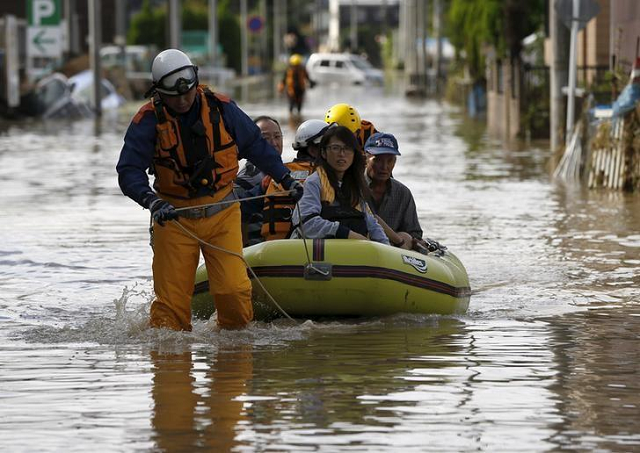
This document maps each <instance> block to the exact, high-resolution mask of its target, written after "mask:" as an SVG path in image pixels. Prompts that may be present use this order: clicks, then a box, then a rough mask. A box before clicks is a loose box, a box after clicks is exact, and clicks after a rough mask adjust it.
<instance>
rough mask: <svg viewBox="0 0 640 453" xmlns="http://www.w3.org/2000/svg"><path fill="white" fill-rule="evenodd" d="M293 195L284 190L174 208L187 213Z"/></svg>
mask: <svg viewBox="0 0 640 453" xmlns="http://www.w3.org/2000/svg"><path fill="white" fill-rule="evenodd" d="M289 194H291V191H290V190H283V191H280V192H273V193H270V194H268V195H267V194H264V195H256V196H254V197H245V198H233V199H232V200H221V201H216V202H215V203H207V204H200V205H197V206H185V207H182V208H174V209H175V210H176V212H180V211H187V210H189V209H200V208H208V207H210V206H218V205H223V204H231V203H236V202H237V203H239V202H241V201H249V200H257V199H259V198H269V197H278V196H280V195H289Z"/></svg>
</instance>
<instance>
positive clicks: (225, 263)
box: [150, 191, 253, 331]
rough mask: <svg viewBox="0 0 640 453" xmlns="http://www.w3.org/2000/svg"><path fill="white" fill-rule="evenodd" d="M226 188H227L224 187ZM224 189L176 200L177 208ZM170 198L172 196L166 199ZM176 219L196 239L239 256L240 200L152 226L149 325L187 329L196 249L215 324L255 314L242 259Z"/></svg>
mask: <svg viewBox="0 0 640 453" xmlns="http://www.w3.org/2000/svg"><path fill="white" fill-rule="evenodd" d="M226 192H227V193H228V191H226ZM224 195H226V194H224V193H223V194H216V195H215V196H214V197H202V198H196V199H192V200H188V201H187V202H185V201H184V200H183V201H182V202H181V203H179V202H177V201H176V202H175V203H176V204H175V205H176V207H177V205H178V204H180V207H185V206H198V205H202V204H206V203H212V202H214V201H217V200H219V199H221V198H222V197H223V196H224ZM169 201H170V202H173V201H174V200H169ZM176 222H180V224H181V225H182V226H184V227H185V228H186V229H187V230H188V231H190V232H191V233H193V234H194V235H195V236H196V237H198V238H199V239H201V240H203V241H205V242H208V243H210V244H212V245H214V246H216V247H220V248H221V249H225V250H228V251H230V252H234V253H236V254H239V255H242V234H241V231H240V205H239V204H238V203H233V204H232V205H231V206H229V207H227V208H226V209H224V210H222V211H221V212H218V213H217V214H215V215H213V216H211V217H206V218H202V219H187V218H183V217H179V218H178V219H177V220H175V221H172V222H165V224H164V226H160V225H157V224H156V225H154V226H153V233H154V235H153V244H154V246H153V251H154V254H153V281H154V289H155V293H156V299H155V300H154V301H153V303H152V305H151V320H150V324H151V326H152V327H168V328H170V329H174V330H189V331H190V330H191V297H192V295H193V289H194V283H195V275H196V269H197V267H198V261H199V258H200V251H202V254H203V256H204V260H205V264H206V267H207V273H208V276H209V288H210V289H209V291H210V293H211V294H212V295H213V298H214V303H215V307H216V310H217V315H218V325H219V326H220V327H222V328H225V329H237V328H241V327H244V326H246V325H247V324H248V323H249V322H250V321H251V320H252V319H253V306H252V305H251V282H250V280H249V277H248V276H247V270H246V267H245V264H244V261H243V260H242V259H241V258H240V257H238V256H234V255H232V254H230V253H227V252H225V251H221V250H216V249H213V248H211V247H209V246H207V245H202V244H200V243H199V242H198V241H197V240H196V239H195V238H193V237H191V236H189V235H188V234H187V233H186V232H185V231H183V230H182V229H181V228H180V227H179V226H178V225H177V224H176Z"/></svg>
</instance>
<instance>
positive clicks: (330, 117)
mask: <svg viewBox="0 0 640 453" xmlns="http://www.w3.org/2000/svg"><path fill="white" fill-rule="evenodd" d="M324 121H325V122H326V123H328V124H333V123H338V124H339V125H340V126H344V127H346V128H348V129H349V130H350V131H351V132H353V133H354V134H355V133H356V131H357V130H358V129H360V122H361V120H360V114H358V111H357V110H356V109H355V108H353V107H351V106H350V105H349V104H336V105H334V106H333V107H331V108H330V109H329V110H327V114H326V115H325V117H324Z"/></svg>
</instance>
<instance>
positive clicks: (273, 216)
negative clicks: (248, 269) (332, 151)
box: [261, 160, 315, 241]
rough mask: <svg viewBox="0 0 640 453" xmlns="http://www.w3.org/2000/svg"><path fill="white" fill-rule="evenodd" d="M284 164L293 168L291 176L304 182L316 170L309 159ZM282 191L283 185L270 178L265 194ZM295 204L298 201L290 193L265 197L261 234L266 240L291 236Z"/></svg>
mask: <svg viewBox="0 0 640 453" xmlns="http://www.w3.org/2000/svg"><path fill="white" fill-rule="evenodd" d="M284 165H285V166H286V167H287V168H288V169H289V170H291V177H292V178H294V179H297V180H298V181H300V182H301V183H303V184H304V181H305V179H307V178H308V177H309V175H310V174H311V173H313V172H314V171H315V166H314V165H313V162H311V161H308V160H294V161H293V162H289V163H287V164H284ZM269 179H270V178H269ZM282 191H284V189H283V188H282V186H280V185H279V184H277V183H276V182H275V181H273V180H271V179H270V181H269V186H268V187H267V190H266V192H265V194H266V195H270V194H273V193H277V192H282ZM295 206H296V201H295V200H294V199H293V198H292V197H291V196H289V195H274V196H271V197H269V196H267V197H266V198H265V199H264V208H263V211H262V216H263V219H262V220H263V224H262V231H261V234H262V237H264V240H265V241H271V240H273V239H286V238H287V237H289V235H290V234H291V230H292V226H291V221H292V219H291V215H292V214H293V209H294V208H295Z"/></svg>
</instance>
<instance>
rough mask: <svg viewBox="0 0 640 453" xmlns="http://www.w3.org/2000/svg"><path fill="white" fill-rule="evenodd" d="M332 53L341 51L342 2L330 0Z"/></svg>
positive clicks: (329, 44) (330, 46)
mask: <svg viewBox="0 0 640 453" xmlns="http://www.w3.org/2000/svg"><path fill="white" fill-rule="evenodd" d="M328 47H329V51H330V52H337V51H338V50H339V49H340V2H339V1H338V0H329V42H328Z"/></svg>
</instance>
